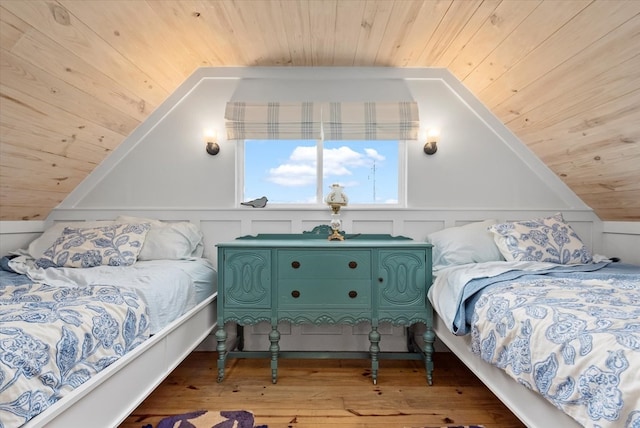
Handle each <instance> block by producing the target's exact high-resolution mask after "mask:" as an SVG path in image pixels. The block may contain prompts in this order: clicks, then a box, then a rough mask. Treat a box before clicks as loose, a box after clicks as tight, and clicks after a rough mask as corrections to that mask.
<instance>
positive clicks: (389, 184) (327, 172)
mask: <svg viewBox="0 0 640 428" xmlns="http://www.w3.org/2000/svg"><path fill="white" fill-rule="evenodd" d="M403 148H404V144H403V143H402V142H398V141H384V140H375V141H358V140H349V141H345V140H343V141H315V140H245V141H244V150H243V151H244V165H242V167H243V168H242V169H243V170H244V172H243V176H244V183H243V184H244V191H243V192H242V194H241V200H245V201H246V200H251V199H255V198H259V197H261V196H267V198H268V199H269V203H270V204H322V203H324V202H323V199H324V196H325V195H326V194H327V193H328V191H329V186H331V184H333V183H340V184H341V185H343V186H344V187H345V193H346V194H347V196H348V197H349V203H350V204H363V205H365V204H366V205H380V204H387V205H389V204H391V205H398V204H399V203H400V202H399V200H400V196H399V195H400V194H401V193H402V192H401V188H403V186H404V183H403V180H401V177H403V174H402V171H401V169H402V168H401V167H400V161H399V160H400V159H401V158H402V156H400V153H401V150H403Z"/></svg>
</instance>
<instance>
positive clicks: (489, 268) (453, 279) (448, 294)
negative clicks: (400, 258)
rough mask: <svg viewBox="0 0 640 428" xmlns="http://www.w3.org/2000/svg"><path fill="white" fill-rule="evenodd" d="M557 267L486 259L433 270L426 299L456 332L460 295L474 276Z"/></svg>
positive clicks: (450, 328) (549, 264)
mask: <svg viewBox="0 0 640 428" xmlns="http://www.w3.org/2000/svg"><path fill="white" fill-rule="evenodd" d="M554 266H557V265H555V264H553V263H542V262H504V261H498V262H485V263H469V264H464V265H457V266H451V267H448V268H445V269H441V270H439V271H437V272H435V281H434V282H433V285H432V286H431V288H430V289H429V300H430V301H431V304H432V305H433V309H434V310H435V311H436V312H437V313H438V314H439V315H440V318H442V319H443V320H444V321H445V323H446V325H447V328H448V329H449V330H450V331H451V332H453V333H456V328H455V326H454V318H455V314H456V311H457V310H458V307H459V305H460V304H461V300H462V298H463V291H464V287H465V285H466V284H467V283H468V282H469V281H471V280H472V279H474V278H483V277H484V278H493V277H495V276H498V275H500V274H502V273H505V272H510V271H515V270H523V271H531V272H535V271H542V270H546V269H550V268H552V267H554Z"/></svg>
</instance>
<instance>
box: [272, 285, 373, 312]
mask: <svg viewBox="0 0 640 428" xmlns="http://www.w3.org/2000/svg"><path fill="white" fill-rule="evenodd" d="M278 307H279V308H283V309H288V310H291V309H327V310H331V309H337V308H344V307H349V308H370V307H371V280H369V279H354V280H327V279H326V278H323V277H317V278H306V279H304V280H297V279H281V280H279V281H278Z"/></svg>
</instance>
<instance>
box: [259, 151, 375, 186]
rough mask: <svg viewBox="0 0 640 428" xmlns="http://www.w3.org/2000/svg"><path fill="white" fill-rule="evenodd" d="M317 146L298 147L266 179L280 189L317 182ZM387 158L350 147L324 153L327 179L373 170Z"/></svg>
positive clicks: (373, 152) (271, 170)
mask: <svg viewBox="0 0 640 428" xmlns="http://www.w3.org/2000/svg"><path fill="white" fill-rule="evenodd" d="M316 154H317V151H316V147H313V146H312V147H308V146H298V147H296V148H295V149H294V150H293V152H291V155H290V156H289V158H288V159H287V160H286V162H284V163H282V164H281V165H279V166H277V167H275V168H271V169H269V172H268V177H267V180H268V181H270V182H273V183H276V184H279V185H281V186H289V187H297V186H308V185H310V184H313V183H315V181H316ZM384 159H385V157H384V156H382V155H380V154H379V153H378V152H377V151H376V150H375V149H364V153H359V152H357V151H355V150H353V149H351V148H350V147H347V146H342V147H339V148H337V149H325V150H324V160H323V165H324V176H325V177H334V176H336V177H348V176H351V175H352V174H353V169H355V168H370V167H371V166H372V165H373V163H374V161H375V162H380V161H383V160H384Z"/></svg>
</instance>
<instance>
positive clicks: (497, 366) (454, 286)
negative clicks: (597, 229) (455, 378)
mask: <svg viewBox="0 0 640 428" xmlns="http://www.w3.org/2000/svg"><path fill="white" fill-rule="evenodd" d="M428 239H429V240H430V242H432V243H433V244H434V266H435V276H436V279H435V281H434V284H433V286H432V287H431V289H430V292H429V299H430V301H431V302H432V304H433V306H434V309H435V312H436V313H437V314H438V317H437V319H436V322H435V328H434V329H435V332H436V334H437V335H438V337H439V338H440V340H442V342H443V343H444V344H445V345H447V346H448V347H449V349H451V351H452V352H454V353H455V354H456V355H457V356H458V357H459V358H460V359H461V360H462V361H463V362H465V364H467V366H468V367H469V368H470V369H471V370H472V371H474V373H475V374H476V375H477V376H478V377H479V378H480V379H481V380H482V381H483V382H484V383H485V384H487V386H488V387H489V388H490V389H491V390H492V391H493V392H494V393H495V394H496V395H497V396H498V398H500V399H501V400H502V401H503V402H504V403H505V405H507V407H509V408H510V410H512V411H513V413H514V414H515V415H516V416H518V417H519V418H520V419H521V420H522V421H523V423H525V424H526V425H527V426H528V427H548V426H563V427H572V426H576V427H578V426H585V427H603V428H605V427H638V426H640V378H639V377H638V373H639V372H640V267H639V266H633V265H628V264H624V263H616V262H614V261H612V260H610V259H607V258H606V257H603V256H597V255H592V254H591V253H590V252H589V250H588V249H587V248H586V246H585V245H584V244H583V242H582V241H581V240H580V238H579V237H578V236H577V234H576V233H575V232H574V231H573V229H571V227H570V226H569V225H568V224H567V223H566V222H564V219H563V218H562V215H561V214H556V215H554V216H551V217H547V218H540V219H532V220H528V221H522V222H505V223H498V222H497V221H495V220H487V221H485V222H479V223H475V224H469V225H466V226H462V227H458V228H451V229H450V230H444V231H439V232H436V233H435V234H432V235H430V237H428ZM452 251H453V253H455V254H453V253H452Z"/></svg>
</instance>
